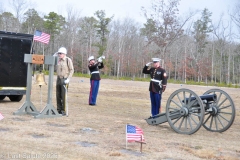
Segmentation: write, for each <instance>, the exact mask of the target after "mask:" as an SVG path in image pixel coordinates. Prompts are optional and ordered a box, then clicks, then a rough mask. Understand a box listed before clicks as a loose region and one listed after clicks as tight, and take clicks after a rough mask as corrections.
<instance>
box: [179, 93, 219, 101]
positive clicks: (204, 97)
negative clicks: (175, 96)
mask: <svg viewBox="0 0 240 160" xmlns="http://www.w3.org/2000/svg"><path fill="white" fill-rule="evenodd" d="M199 98H200V99H201V100H202V101H203V103H209V102H214V101H216V100H217V95H216V94H205V95H202V96H199ZM193 100H196V97H191V98H190V101H189V98H186V102H187V103H188V102H191V101H193ZM182 102H184V100H182Z"/></svg>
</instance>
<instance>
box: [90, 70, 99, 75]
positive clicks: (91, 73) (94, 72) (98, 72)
mask: <svg viewBox="0 0 240 160" xmlns="http://www.w3.org/2000/svg"><path fill="white" fill-rule="evenodd" d="M94 73H99V71H93V72H91V74H94Z"/></svg>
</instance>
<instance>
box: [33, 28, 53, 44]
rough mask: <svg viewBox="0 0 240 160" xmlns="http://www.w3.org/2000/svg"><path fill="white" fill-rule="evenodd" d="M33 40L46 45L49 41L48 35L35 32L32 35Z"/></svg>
mask: <svg viewBox="0 0 240 160" xmlns="http://www.w3.org/2000/svg"><path fill="white" fill-rule="evenodd" d="M33 40H34V41H38V42H42V43H45V44H48V43H49V40H50V35H49V34H47V33H44V32H42V31H39V30H36V31H35V33H34V37H33Z"/></svg>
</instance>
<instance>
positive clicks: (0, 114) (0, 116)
mask: <svg viewBox="0 0 240 160" xmlns="http://www.w3.org/2000/svg"><path fill="white" fill-rule="evenodd" d="M3 118H4V117H3V115H2V113H1V112H0V121H1V120H2V119H3Z"/></svg>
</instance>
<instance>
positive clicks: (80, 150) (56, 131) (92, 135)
mask: <svg viewBox="0 0 240 160" xmlns="http://www.w3.org/2000/svg"><path fill="white" fill-rule="evenodd" d="M55 78H56V77H55ZM148 85H149V83H148V82H136V81H120V80H109V79H102V80H101V84H100V90H99V95H98V100H97V105H96V106H89V105H88V95H89V87H90V84H89V79H87V78H81V77H73V78H72V79H71V82H70V87H69V93H68V99H69V100H68V104H69V116H68V117H66V116H64V117H58V118H43V119H37V118H34V117H33V115H31V114H26V115H13V112H15V111H17V110H18V109H19V108H20V107H21V106H22V105H23V103H24V102H25V101H26V96H24V97H23V99H22V101H21V102H10V101H9V99H8V98H6V99H4V100H3V101H0V112H1V113H2V114H3V116H4V117H5V118H4V119H3V120H1V121H0V137H1V144H0V159H62V160H68V159H87V160H88V159H94V160H95V159H124V160H125V159H154V160H155V159H165V160H179V159H184V160H186V159H187V160H188V159H189V160H192V159H194V160H198V159H219V160H224V159H226V160H229V159H240V143H239V137H240V132H239V129H240V125H239V124H240V121H239V120H240V108H239V106H240V94H239V92H240V89H232V88H221V89H222V90H224V91H226V92H227V93H228V94H229V95H230V96H231V98H232V99H233V101H234V104H235V107H236V117H235V121H234V123H233V125H232V126H231V127H230V128H229V129H228V130H227V131H225V132H223V133H218V132H210V131H207V130H206V129H205V128H203V127H201V128H200V129H199V130H198V131H197V132H196V133H194V134H192V135H185V134H178V133H176V132H175V131H174V130H173V129H172V128H171V126H170V125H169V124H168V122H166V123H163V124H160V125H154V126H153V125H149V124H147V123H146V121H145V119H146V118H148V117H149V116H150V99H149V92H148ZM53 86H54V87H53V91H52V94H53V97H52V104H53V106H54V107H56V100H55V79H54V82H53ZM180 88H187V89H191V90H193V91H194V92H196V93H197V94H198V95H202V94H203V93H204V92H205V91H207V90H209V89H212V88H216V87H210V86H209V87H203V86H190V85H179V84H168V86H167V89H166V91H165V92H164V94H163V100H162V106H163V109H162V111H163V112H164V111H165V107H166V106H165V105H166V102H167V100H168V97H169V96H170V94H172V93H173V92H174V91H175V90H177V89H180ZM47 90H48V86H42V88H41V89H40V87H39V86H37V85H35V84H34V83H33V86H32V91H31V102H32V103H33V104H34V106H35V107H36V108H37V110H38V111H40V112H41V111H42V109H44V107H45V106H46V104H47V95H48V91H47ZM41 97H42V98H41ZM41 99H42V101H41ZM126 124H132V125H136V126H138V127H140V128H142V129H143V131H144V137H145V140H146V144H143V152H142V153H140V144H139V143H128V146H127V148H126V139H125V136H126V134H125V127H126Z"/></svg>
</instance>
